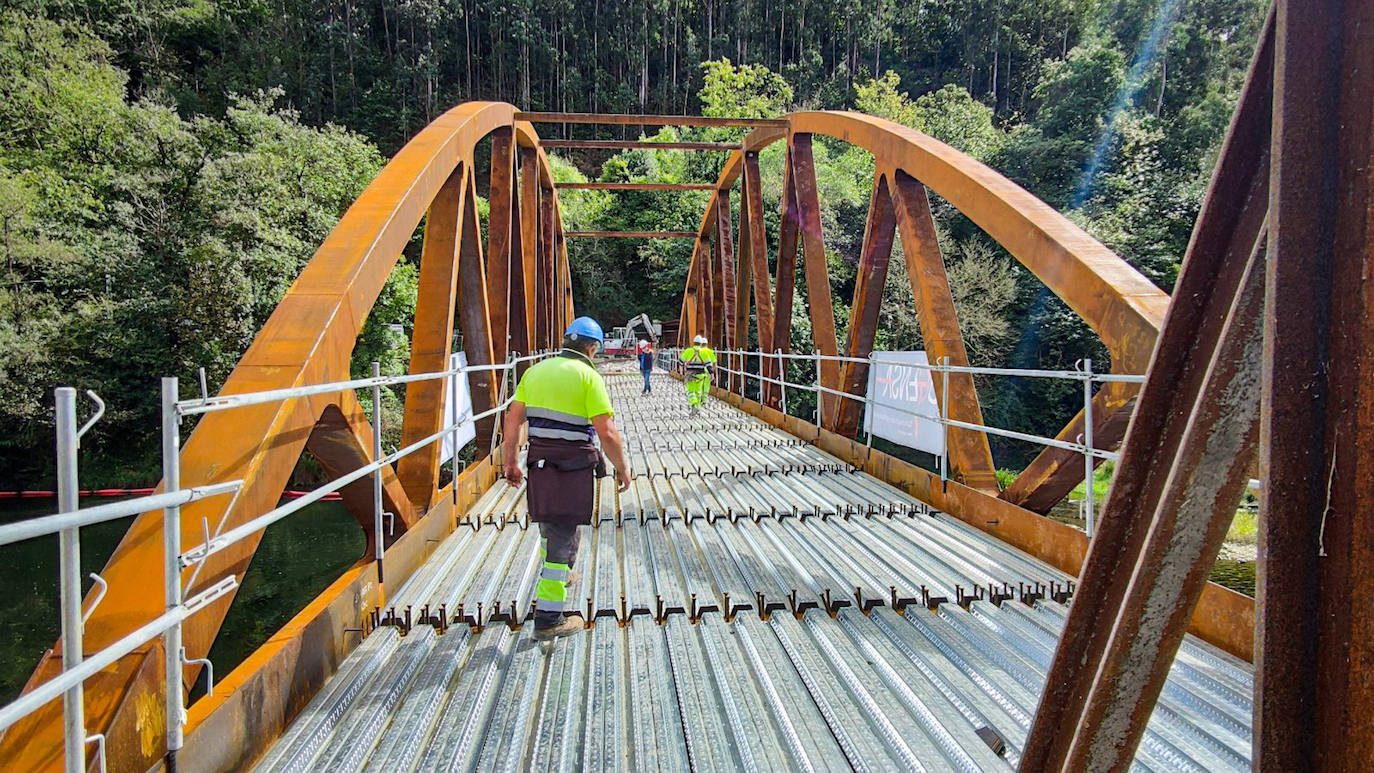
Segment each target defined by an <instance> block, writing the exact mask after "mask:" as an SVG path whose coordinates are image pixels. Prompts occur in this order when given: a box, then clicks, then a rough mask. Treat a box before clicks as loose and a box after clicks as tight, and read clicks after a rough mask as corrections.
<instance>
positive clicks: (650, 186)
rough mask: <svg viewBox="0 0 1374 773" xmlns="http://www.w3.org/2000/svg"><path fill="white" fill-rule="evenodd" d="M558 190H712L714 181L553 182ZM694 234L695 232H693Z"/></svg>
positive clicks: (714, 187)
mask: <svg viewBox="0 0 1374 773" xmlns="http://www.w3.org/2000/svg"><path fill="white" fill-rule="evenodd" d="M553 187H555V188H557V189H558V190H560V191H564V190H567V191H713V190H715V189H716V186H715V184H714V183H601V182H591V183H554V184H553ZM693 236H695V234H693Z"/></svg>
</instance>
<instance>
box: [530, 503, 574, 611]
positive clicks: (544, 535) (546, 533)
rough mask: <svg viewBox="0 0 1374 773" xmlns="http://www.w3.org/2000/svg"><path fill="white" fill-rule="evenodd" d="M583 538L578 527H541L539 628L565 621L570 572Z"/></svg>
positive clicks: (538, 595)
mask: <svg viewBox="0 0 1374 773" xmlns="http://www.w3.org/2000/svg"><path fill="white" fill-rule="evenodd" d="M580 538H581V534H580V533H579V532H578V529H577V525H576V524H571V523H549V522H548V521H543V522H540V523H539V552H540V554H541V555H542V556H543V559H544V565H543V568H542V569H541V570H540V573H539V587H538V590H537V593H536V595H537V597H538V598H537V599H536V601H535V604H536V607H535V612H534V625H535V627H536V628H543V627H545V626H550V625H556V624H557V623H558V621H560V620H562V619H563V611H564V608H565V606H566V603H567V596H568V572H570V571H572V568H573V566H574V565H575V564H576V563H577V543H578V542H579V540H580Z"/></svg>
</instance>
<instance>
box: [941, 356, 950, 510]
mask: <svg viewBox="0 0 1374 773" xmlns="http://www.w3.org/2000/svg"><path fill="white" fill-rule="evenodd" d="M939 365H940V392H941V394H940V426H941V429H943V430H944V434H945V442H944V443H941V444H940V450H941V451H942V453H941V454H940V492H941V493H944V492H945V491H947V490H948V487H949V424H948V423H947V422H948V421H949V356H948V355H946V356H944V357H941V358H940V359H939Z"/></svg>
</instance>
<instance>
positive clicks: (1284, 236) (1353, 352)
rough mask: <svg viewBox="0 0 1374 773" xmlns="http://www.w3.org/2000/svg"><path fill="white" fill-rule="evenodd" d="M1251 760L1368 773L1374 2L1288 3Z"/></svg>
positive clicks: (1373, 708) (1279, 107)
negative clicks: (1254, 733) (1254, 735)
mask: <svg viewBox="0 0 1374 773" xmlns="http://www.w3.org/2000/svg"><path fill="white" fill-rule="evenodd" d="M1276 10H1277V19H1276V27H1277V29H1276V49H1275V54H1274V56H1275V67H1274V69H1275V74H1274V109H1273V139H1272V145H1271V147H1272V155H1273V159H1274V160H1273V165H1274V171H1273V174H1272V176H1271V177H1270V183H1271V188H1270V206H1271V210H1270V249H1269V266H1268V269H1269V271H1268V277H1267V279H1268V285H1267V294H1268V295H1267V310H1266V311H1267V314H1268V320H1267V322H1266V327H1265V341H1264V357H1265V362H1264V396H1263V403H1262V409H1261V414H1262V416H1263V417H1264V418H1263V425H1262V428H1261V430H1260V437H1261V455H1260V477H1261V479H1262V480H1263V481H1264V484H1265V488H1264V492H1263V494H1262V496H1261V503H1262V504H1261V507H1262V509H1261V517H1260V524H1261V525H1260V565H1259V605H1260V609H1259V614H1260V620H1261V623H1262V625H1261V627H1260V629H1259V631H1258V656H1259V663H1258V665H1259V669H1258V671H1257V674H1256V676H1257V677H1258V683H1257V689H1258V690H1259V701H1258V705H1257V707H1256V712H1257V717H1256V720H1257V721H1256V731H1257V738H1256V765H1257V767H1258V768H1259V769H1262V770H1313V769H1322V770H1333V771H1364V770H1371V769H1374V615H1372V614H1371V613H1370V601H1369V600H1370V596H1371V589H1374V378H1371V374H1374V197H1371V188H1372V187H1374V180H1371V177H1374V148H1372V147H1371V145H1372V144H1374V77H1371V74H1374V4H1371V3H1369V2H1359V1H1353V0H1352V1H1350V2H1336V1H1335V0H1321V1H1319V2H1306V3H1294V2H1279V3H1277V5H1276Z"/></svg>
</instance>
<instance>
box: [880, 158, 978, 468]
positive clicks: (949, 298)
mask: <svg viewBox="0 0 1374 773" xmlns="http://www.w3.org/2000/svg"><path fill="white" fill-rule="evenodd" d="M889 185H890V189H891V192H892V200H893V207H894V209H895V211H896V217H897V225H898V227H899V228H900V229H901V234H902V256H903V258H904V260H905V261H906V273H907V278H908V279H909V280H910V282H911V293H912V295H914V296H915V297H916V318H917V321H918V322H919V324H920V326H921V339H922V341H924V342H925V347H926V351H927V353H929V355H930V357H931V359H933V360H941V359H943V360H944V361H945V364H946V365H953V366H956V367H964V366H967V365H968V364H969V362H968V351H967V350H966V349H965V348H964V337H963V335H962V334H961V333H960V332H959V319H958V316H957V315H956V314H955V310H954V296H953V295H952V294H951V293H950V290H949V276H948V275H947V274H946V272H945V259H944V255H943V254H942V253H941V251H940V242H939V240H938V238H937V237H936V234H935V220H934V218H933V217H932V216H931V213H930V200H929V198H928V197H927V195H926V188H925V186H924V185H922V184H921V183H920V182H918V181H916V180H915V179H914V178H912V177H911V176H910V175H908V174H906V173H905V172H902V171H901V170H897V171H895V172H893V174H892V177H891V179H890V180H889ZM931 377H932V378H933V379H938V381H936V382H935V388H937V389H940V390H942V391H943V390H944V382H945V381H946V380H948V381H950V382H951V384H950V387H951V388H950V389H949V393H950V406H949V408H948V410H947V412H946V413H945V414H944V415H945V416H946V418H950V419H957V420H959V421H963V422H967V423H969V424H982V423H983V410H982V407H981V406H980V405H979V403H978V390H977V389H976V388H975V386H974V383H973V376H971V375H969V374H967V373H949V372H947V371H932V373H931ZM945 437H946V451H945V453H946V454H947V455H948V457H949V463H950V467H951V468H952V469H951V470H950V472H951V473H953V475H954V477H955V479H956V480H960V481H962V482H963V483H965V484H967V485H969V486H972V487H974V488H976V489H980V490H983V491H991V492H996V491H997V475H996V473H995V472H994V470H993V464H992V451H991V449H989V447H988V439H987V436H986V435H985V434H983V433H981V432H974V431H972V430H967V429H959V428H951V429H949V430H948V431H947V432H946V434H945Z"/></svg>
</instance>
